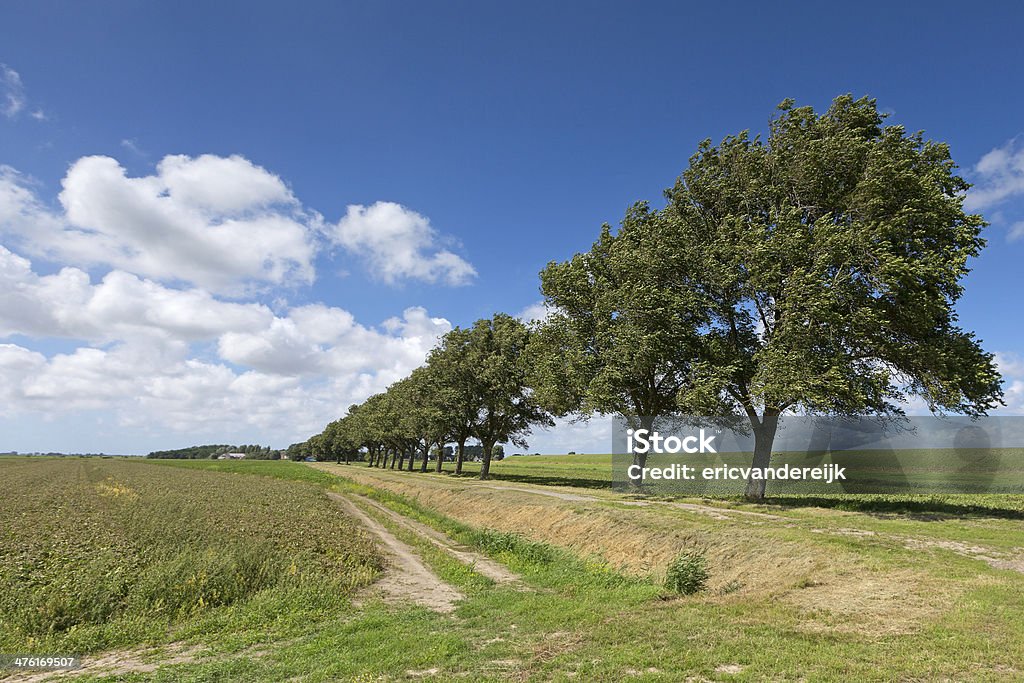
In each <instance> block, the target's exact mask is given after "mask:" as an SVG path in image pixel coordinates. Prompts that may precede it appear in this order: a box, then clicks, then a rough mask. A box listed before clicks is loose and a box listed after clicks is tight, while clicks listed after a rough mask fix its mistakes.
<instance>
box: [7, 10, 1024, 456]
mask: <svg viewBox="0 0 1024 683" xmlns="http://www.w3.org/2000/svg"><path fill="white" fill-rule="evenodd" d="M552 5H555V6H552ZM1021 25H1024V10H1022V9H1020V8H1016V7H1014V5H1013V4H1012V3H1005V4H1003V5H1002V6H998V7H997V6H987V5H983V4H980V3H977V4H973V5H966V4H963V3H955V4H954V3H927V4H921V5H919V6H914V4H913V3H905V4H902V5H899V6H893V5H892V4H891V3H887V4H882V3H877V4H874V5H872V4H870V3H858V4H856V5H851V6H835V7H833V6H829V5H827V4H825V5H823V4H821V3H805V4H802V5H801V4H798V3H789V4H786V5H784V6H766V5H764V4H763V3H706V4H705V5H704V6H697V5H694V6H684V5H682V4H681V3H650V2H641V3H625V2H621V3H598V2H586V3H569V2H566V3H557V4H554V3H515V4H514V5H500V4H499V3H479V2H473V3H470V2H444V3H440V2H424V3H398V2H372V3H370V2H367V3H334V2H332V3H303V4H302V5H301V7H299V8H295V7H294V6H291V5H285V4H284V3H276V4H275V3H256V2H252V3H226V2H212V3H203V5H198V4H194V3H184V4H183V3H159V4H158V3H137V2H104V3H99V4H85V3H66V2H40V1H34V2H8V3H4V4H3V6H2V7H0V64H3V65H4V67H3V70H2V71H0V77H2V79H0V165H2V166H4V167H5V172H4V174H3V176H2V177H3V179H4V183H6V184H4V183H0V245H2V246H3V248H4V250H5V252H4V253H5V256H4V258H5V259H6V261H5V263H4V264H0V273H6V274H7V275H6V277H7V278H8V279H7V282H6V283H5V284H4V287H6V288H8V291H9V292H14V291H17V292H18V297H8V301H7V303H6V304H2V303H0V345H4V346H3V347H2V352H0V372H3V373H4V378H3V379H4V380H5V382H4V384H5V388H3V389H0V399H2V401H3V403H2V404H0V449H4V448H12V449H17V450H22V451H27V450H51V449H53V450H97V451H98V450H103V451H107V452H145V451H147V450H150V449H152V448H159V447H165V446H167V447H169V446H179V445H187V444H190V443H195V442H203V441H209V440H215V441H224V442H241V441H245V442H252V441H260V442H263V443H268V442H269V443H272V444H274V445H277V446H282V445H287V443H288V442H290V441H291V440H294V439H296V438H300V437H302V438H304V437H305V436H307V435H308V434H309V433H310V430H311V429H312V428H313V427H314V426H315V425H319V424H322V421H324V420H325V419H329V418H330V417H331V416H336V415H337V414H340V411H341V410H343V409H344V407H345V406H347V405H348V403H351V402H352V401H357V400H361V398H363V397H365V394H366V393H368V392H370V391H375V390H378V389H379V388H381V387H382V386H384V385H386V384H387V382H389V381H391V380H392V379H394V378H396V377H398V376H401V374H403V373H404V372H407V371H408V370H409V369H411V367H414V366H415V365H416V364H417V363H418V362H420V360H421V359H422V354H423V353H424V352H425V349H427V348H429V346H430V344H432V343H433V339H434V338H435V337H436V335H437V334H440V333H443V331H444V330H445V329H447V326H449V325H465V324H468V323H471V322H472V321H473V320H474V319H476V318H478V317H482V316H488V315H490V314H492V313H493V312H495V311H507V312H512V313H517V312H521V311H523V310H525V309H527V308H528V307H529V306H531V305H533V304H535V303H536V302H537V301H538V300H539V298H540V296H539V293H538V289H537V286H538V279H537V272H538V271H539V270H540V269H541V268H542V267H543V266H544V264H545V263H547V262H548V261H549V260H552V259H565V258H568V257H569V256H571V255H572V254H573V253H574V252H576V251H580V250H584V249H586V248H588V247H589V245H590V243H591V242H592V241H593V240H594V238H595V237H596V235H597V231H598V228H599V226H600V224H601V223H602V222H605V221H608V222H612V223H615V222H616V221H617V220H618V219H619V218H620V217H621V215H622V214H623V212H624V210H625V208H626V207H627V206H628V205H629V204H630V203H632V202H634V201H636V200H638V199H648V200H651V201H653V202H658V201H660V194H661V190H662V189H663V188H665V187H667V186H669V185H670V184H671V183H672V182H673V180H674V178H675V177H676V176H677V175H678V174H679V172H680V171H681V170H682V169H683V167H684V166H685V164H686V160H687V158H688V157H689V155H690V154H691V153H692V152H693V151H694V149H695V148H696V145H697V144H698V142H699V141H700V140H702V139H704V138H707V137H710V138H712V139H714V140H717V139H719V138H721V137H722V136H724V135H727V134H730V133H735V132H738V131H740V130H743V129H747V128H749V129H752V130H754V131H763V130H764V128H765V126H766V123H767V121H768V118H769V117H770V116H771V115H772V112H773V109H774V107H775V105H776V104H777V103H778V102H780V101H781V100H782V99H784V98H786V97H792V98H795V99H796V100H797V101H798V102H799V103H801V104H811V105H814V106H815V107H819V108H824V107H825V106H827V104H828V102H829V101H830V100H831V98H832V97H834V96H836V95H838V94H841V93H845V92H852V93H854V94H855V95H863V94H867V95H870V96H872V97H875V98H877V99H878V102H879V106H880V107H881V108H882V109H883V110H885V111H887V112H890V114H891V117H890V119H889V120H890V122H894V123H900V124H904V125H906V126H907V127H908V128H910V129H913V130H917V129H923V130H924V131H925V132H926V135H927V136H928V137H930V138H932V139H937V140H944V141H947V142H949V143H950V145H951V147H952V152H953V156H954V159H956V160H957V161H958V163H959V164H960V165H961V166H962V167H963V172H964V174H965V175H966V176H967V177H968V179H969V180H972V181H973V182H976V183H977V186H978V187H977V190H976V192H975V193H974V194H973V195H972V198H971V200H970V201H972V202H973V203H974V204H973V205H974V207H975V208H976V209H977V210H980V211H982V212H983V213H984V214H985V215H986V217H987V218H988V219H989V220H990V221H991V222H992V227H991V228H990V229H989V232H988V237H989V240H990V247H989V249H988V250H986V252H985V254H984V255H983V257H982V258H980V259H979V260H977V261H976V262H975V264H974V267H975V272H974V273H973V274H972V275H971V276H970V278H969V280H968V282H967V294H966V296H965V298H964V300H963V302H962V304H961V306H960V312H961V320H962V322H963V324H964V326H965V327H968V328H970V329H974V330H976V331H977V332H978V334H979V336H980V337H981V338H982V339H983V340H984V342H985V346H986V347H987V348H988V349H990V350H992V351H996V352H998V353H999V354H1000V360H1001V363H1002V365H1003V368H1004V372H1005V374H1006V375H1007V387H1008V388H1009V389H1010V390H1011V392H1010V403H1011V406H1010V408H1009V409H1010V410H1012V411H1016V412H1021V407H1022V405H1024V398H1022V395H1024V362H1022V359H1024V344H1022V343H1021V342H1020V338H1021V331H1022V327H1024V324H1022V322H1021V320H1020V316H1019V315H1017V312H1018V311H1019V305H1018V303H1017V297H1016V294H1017V291H1018V289H1019V288H1018V286H1017V285H1018V283H1019V282H1020V280H1021V278H1020V266H1019V264H1020V262H1021V260H1022V256H1024V237H1018V236H1015V232H1016V233H1021V234H1024V138H1019V137H1018V136H1021V135H1022V134H1024V117H1022V115H1021V112H1022V111H1024V88H1022V87H1021V86H1022V85H1024V83H1022V80H1024V78H1022V76H1021V73H1022V69H1021V67H1022V65H1024V47H1022V44H1021V41H1020V39H1019V27H1020V26H1021ZM165 157H170V159H169V160H167V159H165ZM119 169H120V170H119ZM204 187H205V188H211V187H212V188H215V189H216V190H217V192H218V197H219V199H217V200H216V201H214V200H212V199H210V198H209V197H206V196H205V195H204V194H203V190H202V188H204ZM4 188H6V192H5V190H4ZM62 190H63V192H64V194H63V195H62V194H61V193H62ZM225 197H227V199H225ZM5 203H6V204H5ZM350 206H352V207H355V208H352V209H350V208H349V207H350ZM147 212H155V213H152V215H151V214H149V213H147ZM232 221H233V222H234V223H232V225H235V227H236V228H237V230H236V231H235V232H232V233H230V234H228V235H227V236H225V237H224V239H227V238H229V237H231V236H234V237H235V238H239V236H242V237H241V238H239V239H238V242H237V244H238V246H237V248H236V247H233V246H231V244H230V243H228V244H225V241H224V239H220V238H218V239H213V238H212V237H211V238H210V240H208V241H202V239H200V241H198V242H196V243H195V244H192V243H187V242H186V241H184V240H183V238H182V237H181V236H182V235H186V236H187V235H192V236H196V237H197V239H199V238H200V237H202V236H203V235H206V234H208V233H206V232H204V231H211V230H212V228H211V226H221V225H222V224H224V223H225V222H229V223H231V222H232ZM146 226H149V228H147V227H146ZM153 226H156V227H155V228H154V227H153ZM83 231H84V232H83ZM161 231H164V232H161ZM83 234H84V236H83ZM209 234H213V233H212V232H209ZM168 235H171V236H170V237H168ZM175 235H177V237H175ZM204 239H205V238H204ZM175 240H176V241H175ZM168 241H170V242H173V244H170V245H168V244H167V242H168ZM218 250H219V251H218ZM204 254H205V256H203V255H204ZM200 256H203V258H200ZM62 269H63V270H62ZM474 273H475V274H474ZM83 278H84V279H83ZM14 299H17V301H15V302H14V303H12V301H13V300H14ZM197 321H198V322H197ZM5 392H6V393H5ZM606 436H607V434H606V431H605V430H604V429H602V428H598V429H596V430H591V433H590V434H589V435H587V436H584V435H583V434H581V433H579V432H576V431H573V430H569V429H562V430H559V431H556V432H555V433H552V434H543V435H538V436H537V437H536V438H534V439H533V441H532V443H531V450H540V451H556V450H567V449H570V448H571V449H574V450H606V448H605V447H603V445H602V444H604V443H606V441H605V439H606Z"/></svg>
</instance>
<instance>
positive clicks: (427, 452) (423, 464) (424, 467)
mask: <svg viewBox="0 0 1024 683" xmlns="http://www.w3.org/2000/svg"><path fill="white" fill-rule="evenodd" d="M430 446H431V444H430V442H429V441H426V440H424V442H423V462H421V463H420V472H426V471H427V461H428V460H430Z"/></svg>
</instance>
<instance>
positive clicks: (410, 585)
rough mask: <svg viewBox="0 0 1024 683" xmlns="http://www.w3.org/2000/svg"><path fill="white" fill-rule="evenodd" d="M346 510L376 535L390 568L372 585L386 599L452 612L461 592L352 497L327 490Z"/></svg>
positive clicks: (460, 596) (461, 596) (460, 598)
mask: <svg viewBox="0 0 1024 683" xmlns="http://www.w3.org/2000/svg"><path fill="white" fill-rule="evenodd" d="M327 495H328V496H330V498H331V499H332V500H335V501H337V502H338V504H339V505H341V506H342V507H343V508H345V511H346V512H348V513H349V514H350V515H352V516H353V517H355V518H356V520H358V521H359V523H360V524H362V525H363V527H364V528H365V529H366V530H367V531H369V532H370V533H371V534H373V535H374V536H376V537H377V540H378V541H379V542H380V549H381V552H382V553H383V554H384V556H385V557H386V558H387V560H388V564H389V567H388V569H387V570H386V571H385V572H384V575H383V576H382V577H381V578H380V579H379V580H378V581H376V582H375V583H374V584H373V587H374V588H376V589H378V590H381V591H382V592H383V593H384V595H385V597H386V598H387V599H389V600H394V601H401V602H406V601H408V602H414V603H416V604H417V605H422V606H424V607H428V608H430V609H432V610H435V611H437V612H444V613H447V612H452V611H454V610H455V603H457V602H458V601H459V600H462V598H463V597H464V596H463V595H462V593H460V592H459V591H457V590H456V589H455V588H453V587H452V586H450V585H448V584H447V583H445V582H444V581H442V580H441V579H440V578H439V577H438V576H437V574H435V573H434V572H433V571H431V570H430V569H429V568H428V567H427V566H426V565H424V564H423V562H422V561H421V560H420V558H419V557H418V556H417V555H416V553H415V551H414V550H413V549H412V548H410V547H409V546H408V545H406V544H405V543H403V542H402V541H400V540H398V539H397V538H395V536H394V535H393V534H392V533H391V532H390V531H388V530H387V528H386V527H385V526H384V525H383V524H381V523H380V522H378V521H377V520H375V519H373V518H372V517H370V516H369V515H367V514H366V513H365V512H363V511H362V510H360V509H359V508H358V507H357V506H356V505H355V504H354V503H353V502H352V501H351V500H349V499H348V498H346V497H345V496H343V495H341V494H338V493H328V494H327Z"/></svg>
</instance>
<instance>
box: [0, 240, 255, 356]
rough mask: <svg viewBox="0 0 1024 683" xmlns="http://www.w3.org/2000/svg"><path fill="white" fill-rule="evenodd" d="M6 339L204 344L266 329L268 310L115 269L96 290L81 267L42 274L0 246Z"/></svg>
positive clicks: (0, 308)
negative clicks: (140, 339) (240, 332)
mask: <svg viewBox="0 0 1024 683" xmlns="http://www.w3.org/2000/svg"><path fill="white" fill-rule="evenodd" d="M0 289H2V290H3V291H4V292H5V296H4V297H3V298H0V337H3V336H9V335H12V334H22V335H26V336H32V337H40V338H44V337H62V338H69V339H79V340H84V341H94V342H108V341H114V340H125V339H132V338H135V337H137V336H139V335H145V336H147V337H151V336H160V337H164V338H167V339H179V340H183V341H198V340H204V339H211V338H216V337H217V336H219V335H221V334H224V333H225V332H228V331H230V330H258V329H262V328H263V327H266V326H267V325H269V324H270V321H271V320H272V319H273V313H271V311H270V309H268V308H267V307H266V306H263V305H262V304H256V303H248V304H241V303H233V302H225V301H220V300H217V299H215V298H214V297H213V296H211V295H210V294H209V293H207V292H205V291H202V290H198V289H191V290H178V289H171V288H167V287H164V286H162V285H159V284H157V283H155V282H152V281H149V280H143V279H140V278H138V277H136V276H134V275H131V274H128V273H125V272H122V271H117V270H115V271H111V272H110V273H108V274H107V275H106V276H105V277H104V278H103V279H102V280H101V281H100V282H98V283H96V284H93V283H92V282H91V280H90V277H89V274H88V273H86V272H85V271H82V270H79V269H78V268H63V269H61V270H60V271H59V272H57V273H55V274H53V275H45V276H40V275H37V274H36V273H35V272H34V271H33V270H32V264H31V262H30V261H29V260H28V259H25V258H22V257H21V256H18V255H17V254H14V253H12V252H11V251H9V250H8V249H6V248H4V247H3V246H0Z"/></svg>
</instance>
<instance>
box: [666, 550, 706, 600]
mask: <svg viewBox="0 0 1024 683" xmlns="http://www.w3.org/2000/svg"><path fill="white" fill-rule="evenodd" d="M708 578H710V575H709V574H708V559H707V556H706V555H705V554H704V552H703V551H701V550H686V551H683V552H681V553H679V554H678V555H676V557H675V559H673V560H672V561H671V562H670V563H669V565H668V571H667V572H666V573H665V587H666V588H668V589H669V590H670V591H673V592H675V593H679V594H681V595H693V594H694V593H699V592H701V591H702V590H704V589H705V588H707V585H708Z"/></svg>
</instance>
